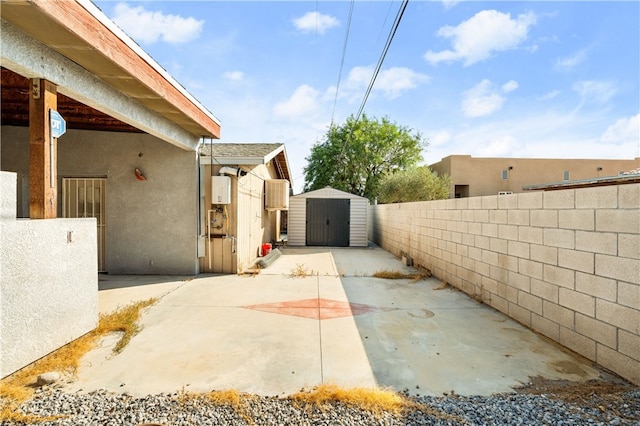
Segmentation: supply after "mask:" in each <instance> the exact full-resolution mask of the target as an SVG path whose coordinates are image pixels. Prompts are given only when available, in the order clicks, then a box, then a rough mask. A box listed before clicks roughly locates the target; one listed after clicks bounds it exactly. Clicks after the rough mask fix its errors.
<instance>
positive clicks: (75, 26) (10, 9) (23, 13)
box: [0, 0, 220, 150]
mask: <svg viewBox="0 0 640 426" xmlns="http://www.w3.org/2000/svg"><path fill="white" fill-rule="evenodd" d="M0 15H1V17H2V20H3V22H2V32H3V34H2V35H3V37H2V39H3V41H2V59H3V64H2V65H3V68H5V69H6V70H3V73H2V76H3V81H2V83H3V84H2V86H3V92H2V93H3V96H2V105H3V107H2V121H3V123H4V124H13V125H25V124H24V123H25V120H24V118H25V117H28V114H29V112H28V111H29V103H28V88H27V93H26V94H25V93H22V97H24V99H23V101H22V102H19V100H20V99H22V98H21V95H20V94H21V91H24V88H23V87H22V84H23V83H24V82H21V83H20V84H18V85H17V87H20V90H18V91H13V92H12V91H10V90H8V89H9V88H10V87H14V86H16V84H15V83H16V80H20V77H22V79H23V80H24V79H31V78H43V79H48V80H50V81H52V82H53V83H54V84H57V85H58V92H59V93H60V94H62V95H64V97H61V104H62V105H66V109H67V111H69V112H76V113H77V114H71V115H68V116H69V118H70V121H68V127H69V128H92V129H96V130H115V131H136V130H137V131H144V132H147V133H151V134H154V135H155V136H157V137H159V138H161V139H163V140H166V141H167V142H170V143H173V144H175V145H178V146H181V147H182V148H183V149H189V150H195V149H197V142H195V141H194V142H192V141H193V140H194V139H199V138H200V137H203V136H204V137H209V138H219V137H220V122H219V121H218V119H217V118H216V117H215V116H213V114H212V113H211V112H209V111H208V110H207V109H206V108H205V107H204V106H203V105H202V104H200V103H199V102H198V101H197V100H196V99H195V98H194V97H193V96H191V95H190V94H189V93H188V92H187V91H186V90H185V89H184V88H183V87H182V86H181V85H180V84H179V83H177V82H176V81H175V80H174V79H173V78H172V77H171V76H170V75H169V74H168V73H167V72H166V71H165V70H164V69H163V68H162V67H160V65H158V64H157V63H156V62H155V61H154V60H153V59H152V58H151V57H150V56H149V55H148V54H146V53H145V52H144V51H143V50H142V49H141V48H140V47H139V46H138V45H137V44H136V43H135V42H134V41H133V40H132V39H131V38H129V37H128V36H127V35H126V34H124V32H122V31H121V30H120V29H119V28H118V27H117V26H116V25H115V24H114V23H113V22H111V21H110V20H109V19H108V18H107V17H106V16H105V15H104V14H103V13H102V12H101V11H100V10H99V9H98V8H97V7H96V6H95V5H94V4H93V3H91V2H90V1H88V0H77V1H50V0H2V8H1V9H0ZM16 28H17V29H18V30H19V31H13V30H14V29H16ZM19 32H20V33H23V34H24V35H26V36H27V37H28V38H30V39H31V40H33V41H35V42H36V43H32V44H29V46H28V47H29V49H27V51H26V52H25V51H24V49H23V47H26V46H20V45H19V42H22V44H26V43H28V42H30V41H31V40H26V41H24V39H25V38H24V37H23V40H22V41H21V40H20V36H22V34H18V33H19ZM14 33H15V34H14ZM16 40H17V41H18V43H16ZM39 48H40V49H41V50H42V49H50V50H51V51H54V52H57V53H58V54H59V55H60V57H59V58H60V59H59V61H57V63H54V64H52V67H57V68H56V69H53V70H52V69H50V68H52V67H50V68H47V66H49V65H50V64H44V66H42V64H41V63H39V62H38V59H37V58H35V56H36V55H37V54H38V53H39V52H38V49H39ZM30 55H33V56H34V57H29V56H30ZM65 61H66V62H65ZM65 66H66V67H69V68H73V67H74V66H75V67H79V68H80V69H81V70H82V71H84V72H85V73H86V74H87V75H89V76H91V77H94V79H95V78H97V80H99V81H98V83H99V84H98V86H100V85H102V86H104V87H105V88H106V90H102V92H99V91H96V89H95V88H94V87H87V85H85V88H86V92H85V91H83V90H82V87H74V80H73V79H68V80H65V77H66V75H65V74H64V71H65V70H64V67H65ZM61 68H62V69H61ZM7 70H10V71H11V72H8V71H7ZM16 74H17V77H16ZM56 77H57V78H56ZM18 82H19V81H18ZM81 83H87V81H84V82H81ZM5 86H6V87H5ZM92 86H93V85H92ZM98 88H99V87H98ZM105 91H106V92H107V94H108V92H109V91H110V92H112V93H114V94H115V95H117V96H115V95H114V96H112V97H118V96H120V99H118V100H116V101H112V102H111V104H109V103H108V102H107V103H104V102H103V99H104V98H105V96H104V93H105ZM106 98H109V96H106ZM123 100H128V101H129V102H131V100H133V101H134V103H135V104H137V106H138V110H136V108H135V107H134V108H133V111H132V112H131V113H128V112H129V111H127V110H124V111H123V110H122V108H119V107H117V105H116V104H118V105H122V103H123ZM140 109H146V110H147V111H146V114H147V115H149V114H152V115H155V116H157V117H164V118H165V119H166V120H168V121H169V122H170V124H171V125H172V126H174V127H177V129H175V130H171V129H169V128H168V129H167V130H166V131H163V130H162V129H160V130H159V131H158V130H156V129H155V126H153V125H152V124H150V123H149V120H148V119H147V120H145V119H144V117H143V118H142V119H141V118H140V115H141V114H140V112H139V110H140ZM142 115H144V114H142ZM154 132H155V133H154ZM182 132H184V134H185V135H186V134H188V135H190V137H188V138H187V137H185V136H182V137H181V136H180V133H182ZM185 139H189V142H188V143H184V142H182V140H185Z"/></svg>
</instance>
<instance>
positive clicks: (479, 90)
mask: <svg viewBox="0 0 640 426" xmlns="http://www.w3.org/2000/svg"><path fill="white" fill-rule="evenodd" d="M464 95H465V96H464V99H463V100H462V112H463V113H464V115H465V117H483V116H486V115H491V114H493V113H494V112H496V111H497V110H499V109H500V108H502V104H503V103H504V101H505V98H504V97H502V96H500V94H499V93H498V92H497V91H496V89H495V87H494V85H493V84H492V83H491V82H490V81H489V80H487V79H484V80H482V81H481V82H480V83H478V84H477V85H475V86H474V87H472V88H471V89H469V90H467V91H466V92H465V93H464Z"/></svg>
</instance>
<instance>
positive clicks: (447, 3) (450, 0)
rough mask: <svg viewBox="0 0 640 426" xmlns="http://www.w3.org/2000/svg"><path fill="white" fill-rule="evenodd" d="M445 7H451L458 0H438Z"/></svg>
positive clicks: (458, 0) (458, 1)
mask: <svg viewBox="0 0 640 426" xmlns="http://www.w3.org/2000/svg"><path fill="white" fill-rule="evenodd" d="M440 1H441V2H442V4H443V5H444V8H445V9H451V8H452V7H453V6H455V5H457V4H458V3H460V0H440Z"/></svg>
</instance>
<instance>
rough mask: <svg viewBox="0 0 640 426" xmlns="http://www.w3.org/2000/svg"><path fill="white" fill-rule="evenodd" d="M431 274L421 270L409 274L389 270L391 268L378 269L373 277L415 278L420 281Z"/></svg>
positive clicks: (415, 280) (414, 279) (388, 278)
mask: <svg viewBox="0 0 640 426" xmlns="http://www.w3.org/2000/svg"><path fill="white" fill-rule="evenodd" d="M429 276H431V275H430V274H426V273H421V272H416V273H413V274H407V273H405V272H400V271H389V270H386V269H385V270H382V271H376V272H375V273H374V274H373V275H372V277H374V278H384V279H387V280H406V279H410V280H413V282H417V281H420V280H421V279H424V278H427V277H429Z"/></svg>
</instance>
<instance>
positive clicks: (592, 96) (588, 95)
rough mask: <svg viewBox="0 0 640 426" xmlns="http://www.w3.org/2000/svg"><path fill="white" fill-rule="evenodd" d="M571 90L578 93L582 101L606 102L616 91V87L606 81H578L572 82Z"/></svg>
mask: <svg viewBox="0 0 640 426" xmlns="http://www.w3.org/2000/svg"><path fill="white" fill-rule="evenodd" d="M573 90H574V91H575V92H576V93H578V94H579V95H580V97H581V98H582V102H583V103H585V102H595V103H599V104H603V103H606V102H607V101H608V100H609V99H611V98H612V97H613V96H614V95H615V94H616V92H617V89H616V87H615V86H614V85H613V84H612V83H609V82H606V81H591V80H584V81H578V82H576V83H574V84H573Z"/></svg>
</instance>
